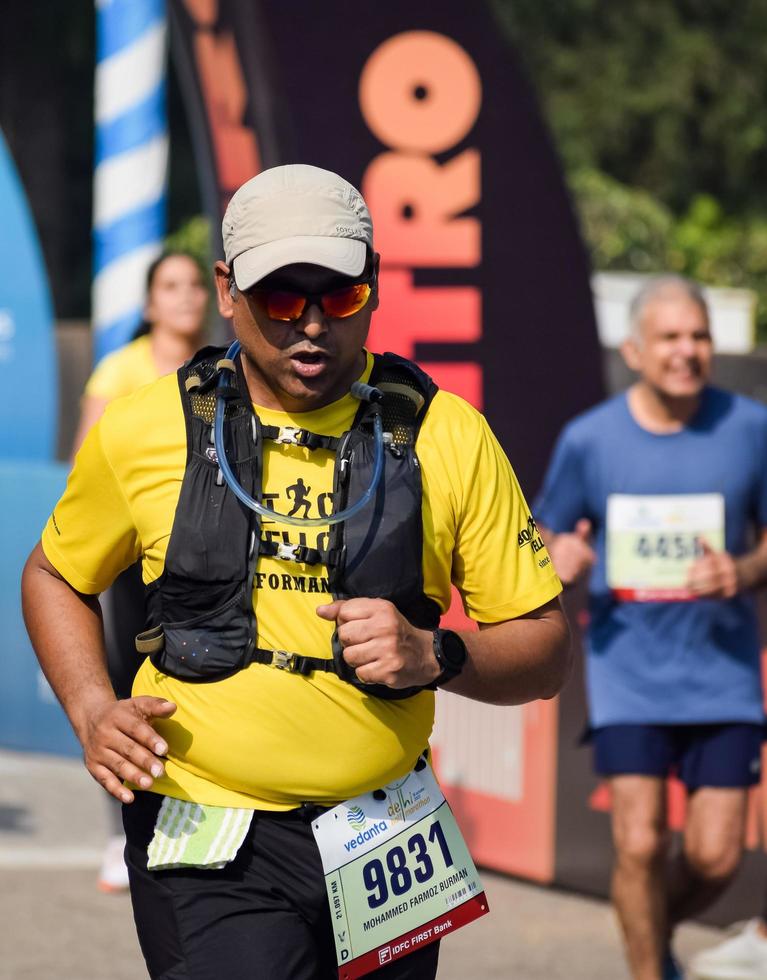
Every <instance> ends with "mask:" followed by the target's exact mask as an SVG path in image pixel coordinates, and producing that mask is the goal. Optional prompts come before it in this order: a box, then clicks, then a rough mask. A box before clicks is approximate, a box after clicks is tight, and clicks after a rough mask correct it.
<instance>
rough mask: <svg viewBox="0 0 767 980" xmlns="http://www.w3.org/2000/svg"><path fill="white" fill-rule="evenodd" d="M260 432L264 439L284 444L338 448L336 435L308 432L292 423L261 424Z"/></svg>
mask: <svg viewBox="0 0 767 980" xmlns="http://www.w3.org/2000/svg"><path fill="white" fill-rule="evenodd" d="M261 433H262V435H263V437H264V439H272V440H273V441H274V442H277V443H282V444H283V445H286V446H301V447H303V448H304V449H328V450H330V452H333V453H334V452H335V451H336V449H338V444H339V443H340V441H341V440H340V439H338V438H337V437H336V436H321V435H320V434H319V433H317V432H310V431H309V429H298V428H296V426H294V425H263V426H261Z"/></svg>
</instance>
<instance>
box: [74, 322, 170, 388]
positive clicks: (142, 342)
mask: <svg viewBox="0 0 767 980" xmlns="http://www.w3.org/2000/svg"><path fill="white" fill-rule="evenodd" d="M158 377H159V373H158V371H157V366H156V365H155V363H154V359H153V358H152V343H151V341H150V339H149V335H148V334H145V335H144V336H143V337H137V338H136V340H132V341H131V342H130V343H129V344H126V345H125V347H121V348H120V349H119V350H116V351H112V353H111V354H107V356H106V357H105V358H104V359H103V360H101V361H99V363H98V364H97V365H96V367H95V369H94V371H93V374H92V375H91V376H90V378H88V383H87V384H86V386H85V394H86V396H88V397H91V398H104V399H105V400H106V401H110V402H111V401H112V399H113V398H120V397H121V396H122V395H130V394H131V393H132V392H134V391H135V390H136V389H137V388H141V387H143V386H144V385H148V384H150V383H151V382H152V381H156V380H157V378H158Z"/></svg>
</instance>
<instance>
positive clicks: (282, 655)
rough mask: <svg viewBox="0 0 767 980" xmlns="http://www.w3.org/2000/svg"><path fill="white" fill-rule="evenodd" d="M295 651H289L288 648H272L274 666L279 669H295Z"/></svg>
mask: <svg viewBox="0 0 767 980" xmlns="http://www.w3.org/2000/svg"><path fill="white" fill-rule="evenodd" d="M295 659H296V655H295V653H288V651H287V650H272V667H276V668H277V670H289V671H291V672H292V671H293V670H295Z"/></svg>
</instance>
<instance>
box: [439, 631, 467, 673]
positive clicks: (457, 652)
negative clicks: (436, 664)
mask: <svg viewBox="0 0 767 980" xmlns="http://www.w3.org/2000/svg"><path fill="white" fill-rule="evenodd" d="M440 638H441V640H442V655H443V657H444V658H445V661H446V663H447V664H448V665H449V666H450V667H451V668H452V669H453V670H460V669H461V667H463V665H464V664H465V663H466V645H465V643H464V642H463V640H462V639H461V638H460V636H459V635H458V634H457V633H454V632H453V631H452V630H441V632H440Z"/></svg>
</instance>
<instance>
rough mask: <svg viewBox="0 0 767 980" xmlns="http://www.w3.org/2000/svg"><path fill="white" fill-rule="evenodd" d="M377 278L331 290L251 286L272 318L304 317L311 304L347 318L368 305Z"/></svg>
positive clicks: (340, 318)
mask: <svg viewBox="0 0 767 980" xmlns="http://www.w3.org/2000/svg"><path fill="white" fill-rule="evenodd" d="M373 282H374V279H367V280H365V281H364V282H355V283H353V284H352V285H351V286H344V287H343V288H342V289H333V290H331V291H330V292H327V293H294V292H291V291H290V290H287V289H259V288H258V287H255V288H254V289H249V290H248V295H249V296H252V297H253V298H254V299H255V300H256V302H258V303H259V304H260V305H261V306H263V308H264V310H265V311H266V315H267V316H268V317H269V318H270V319H272V320H284V321H288V322H294V321H296V320H300V319H301V317H302V316H303V315H304V312H305V311H306V309H307V307H308V306H311V305H312V304H316V305H317V306H319V308H320V309H321V310H322V312H323V313H324V314H325V316H327V317H332V318H333V319H334V320H343V319H345V318H346V317H348V316H353V315H354V314H355V313H359V311H360V310H361V309H362V308H363V307H364V306H365V304H366V303H367V301H368V300H369V299H370V295H371V293H372V292H373Z"/></svg>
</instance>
